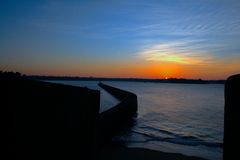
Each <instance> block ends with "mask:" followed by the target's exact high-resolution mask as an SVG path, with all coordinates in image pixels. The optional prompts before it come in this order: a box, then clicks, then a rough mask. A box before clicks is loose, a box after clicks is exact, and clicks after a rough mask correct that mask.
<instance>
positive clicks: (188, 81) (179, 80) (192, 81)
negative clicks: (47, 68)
mask: <svg viewBox="0 0 240 160" xmlns="http://www.w3.org/2000/svg"><path fill="white" fill-rule="evenodd" d="M0 73H1V75H8V76H10V75H11V76H24V77H27V78H30V79H36V80H71V81H127V82H155V83H186V84H224V83H225V80H202V79H185V78H169V79H147V78H104V77H76V76H75V77H72V76H39V75H27V76H26V75H21V73H19V72H2V71H0Z"/></svg>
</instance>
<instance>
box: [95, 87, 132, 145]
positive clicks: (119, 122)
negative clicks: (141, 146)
mask: <svg viewBox="0 0 240 160" xmlns="http://www.w3.org/2000/svg"><path fill="white" fill-rule="evenodd" d="M98 85H99V86H100V87H102V88H103V89H104V90H106V91H107V92H108V93H110V94H111V95H113V96H114V97H116V98H117V99H119V101H120V103H119V104H117V105H116V106H114V107H113V108H111V109H109V110H107V111H105V112H102V113H101V114H99V116H98V120H97V122H98V134H97V135H98V136H99V137H101V138H99V140H100V141H106V140H108V139H110V138H111V137H112V136H113V135H115V134H116V133H118V132H119V131H121V130H123V129H125V128H128V127H131V126H132V125H133V124H134V120H133V117H134V116H136V113H137V96H136V95H135V94H134V93H131V92H128V91H125V90H121V89H118V88H115V87H112V86H108V85H105V84H103V83H99V84H98ZM100 143H101V142H100Z"/></svg>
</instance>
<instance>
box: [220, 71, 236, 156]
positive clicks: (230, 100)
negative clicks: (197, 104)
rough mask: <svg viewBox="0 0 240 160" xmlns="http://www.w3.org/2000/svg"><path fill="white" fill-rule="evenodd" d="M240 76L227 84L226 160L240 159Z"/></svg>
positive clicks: (230, 78)
mask: <svg viewBox="0 0 240 160" xmlns="http://www.w3.org/2000/svg"><path fill="white" fill-rule="evenodd" d="M239 145H240V74H239V75H234V76H231V77H229V78H228V79H227V81H226V84H225V126H224V153H223V158H224V160H229V159H240V156H239Z"/></svg>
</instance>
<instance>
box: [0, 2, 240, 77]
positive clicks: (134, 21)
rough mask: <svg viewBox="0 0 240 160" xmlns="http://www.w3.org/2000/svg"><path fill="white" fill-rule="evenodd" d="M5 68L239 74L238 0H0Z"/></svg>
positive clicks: (97, 73)
mask: <svg viewBox="0 0 240 160" xmlns="http://www.w3.org/2000/svg"><path fill="white" fill-rule="evenodd" d="M0 20H1V22H0V70H7V71H18V72H22V73H25V74H34V75H36V74H37V75H58V76H61V75H68V76H87V77H88V76H94V77H132V78H133V77H137V78H141V77H142V78H165V77H169V78H170V77H177V78H202V79H225V78H227V77H228V76H229V75H231V74H236V73H240V1H239V0H145V1H143V0H82V1H81V0H36V1H35V0H21V1H20V0H15V1H14V0H1V1H0Z"/></svg>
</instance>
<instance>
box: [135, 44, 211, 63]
mask: <svg viewBox="0 0 240 160" xmlns="http://www.w3.org/2000/svg"><path fill="white" fill-rule="evenodd" d="M197 42H198V41H189V40H179V41H173V42H166V43H160V44H154V45H148V46H146V47H145V48H144V49H143V50H141V51H139V52H138V53H137V54H138V56H139V57H141V58H143V59H144V60H147V61H159V62H174V63H179V64H184V65H202V64H206V63H210V62H211V60H212V58H213V57H211V56H210V55H209V54H207V53H204V52H199V51H197V50H194V47H192V48H191V47H190V48H189V46H191V45H194V44H195V43H197Z"/></svg>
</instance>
